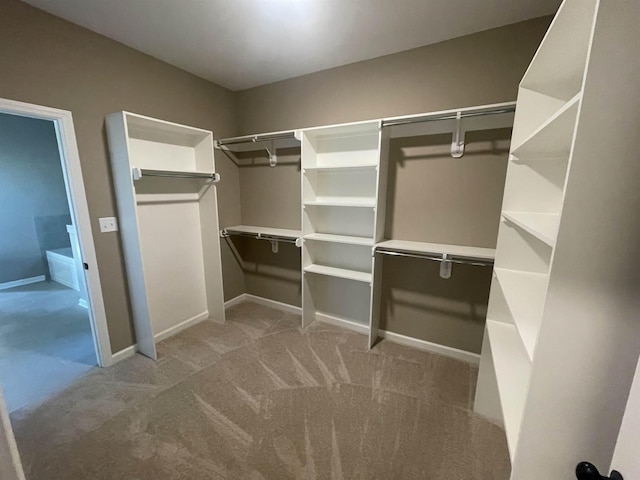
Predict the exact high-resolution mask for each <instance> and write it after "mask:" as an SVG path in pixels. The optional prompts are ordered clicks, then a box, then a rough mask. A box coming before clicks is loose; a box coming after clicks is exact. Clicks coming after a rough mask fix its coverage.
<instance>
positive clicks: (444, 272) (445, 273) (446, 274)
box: [440, 253, 453, 279]
mask: <svg viewBox="0 0 640 480" xmlns="http://www.w3.org/2000/svg"><path fill="white" fill-rule="evenodd" d="M448 260H449V254H447V253H443V254H442V262H440V278H445V279H448V278H451V270H452V267H453V264H452V263H451V262H449V261H448Z"/></svg>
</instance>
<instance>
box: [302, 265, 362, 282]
mask: <svg viewBox="0 0 640 480" xmlns="http://www.w3.org/2000/svg"><path fill="white" fill-rule="evenodd" d="M303 270H304V272H306V273H317V274H318V275H326V276H329V277H337V278H344V279H347V280H355V281H357V282H366V283H371V273H367V272H358V271H356V270H347V269H345V268H335V267H328V266H326V265H314V264H311V265H307V266H306V267H304V269H303Z"/></svg>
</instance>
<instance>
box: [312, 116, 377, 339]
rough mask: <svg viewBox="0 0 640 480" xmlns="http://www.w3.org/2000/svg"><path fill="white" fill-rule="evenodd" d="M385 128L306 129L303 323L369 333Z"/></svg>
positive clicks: (370, 125) (365, 125)
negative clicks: (336, 325)
mask: <svg viewBox="0 0 640 480" xmlns="http://www.w3.org/2000/svg"><path fill="white" fill-rule="evenodd" d="M380 132H381V130H380V122H379V121H375V122H363V123H355V124H346V125H337V126H331V127H321V128H312V129H307V130H303V131H301V133H300V135H301V140H302V236H303V249H302V270H303V288H302V292H303V297H302V311H303V315H302V322H303V326H306V325H309V324H310V323H311V322H313V321H314V320H316V319H318V318H319V319H322V320H324V321H329V322H331V321H338V322H340V323H344V322H348V323H351V324H352V325H353V326H354V327H355V328H357V329H360V330H361V331H363V332H364V331H368V330H369V324H370V316H371V284H372V269H373V259H372V248H373V245H374V243H375V240H376V237H375V232H376V223H377V222H376V220H377V215H376V212H377V211H379V209H378V208H377V205H378V201H379V192H378V185H379V182H378V164H379V160H380V135H381V133H380Z"/></svg>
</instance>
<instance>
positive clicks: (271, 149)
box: [253, 137, 278, 167]
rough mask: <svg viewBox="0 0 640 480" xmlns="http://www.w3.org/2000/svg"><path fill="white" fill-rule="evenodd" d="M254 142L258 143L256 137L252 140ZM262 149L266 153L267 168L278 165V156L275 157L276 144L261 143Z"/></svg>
mask: <svg viewBox="0 0 640 480" xmlns="http://www.w3.org/2000/svg"><path fill="white" fill-rule="evenodd" d="M253 141H254V142H258V141H259V140H258V137H254V138H253ZM262 147H263V148H264V149H265V150H266V151H267V158H268V159H269V166H270V167H275V166H276V165H277V164H278V156H277V155H276V144H275V142H274V141H273V140H271V141H270V142H262Z"/></svg>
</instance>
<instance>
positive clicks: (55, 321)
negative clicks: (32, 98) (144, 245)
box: [0, 99, 112, 412]
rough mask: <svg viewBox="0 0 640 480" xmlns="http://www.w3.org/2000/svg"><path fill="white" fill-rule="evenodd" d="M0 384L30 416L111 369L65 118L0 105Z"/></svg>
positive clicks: (76, 163) (22, 106)
mask: <svg viewBox="0 0 640 480" xmlns="http://www.w3.org/2000/svg"><path fill="white" fill-rule="evenodd" d="M0 171H2V175H0V231H2V235H0V385H1V386H2V390H3V392H4V397H5V400H6V402H7V406H8V409H9V412H15V411H17V410H19V409H24V408H32V407H34V406H36V405H37V404H39V403H41V402H43V401H45V400H46V399H47V398H49V397H51V396H52V395H55V394H56V393H57V392H59V391H61V390H62V389H64V388H65V387H66V386H68V385H70V384H71V383H73V381H74V380H75V379H77V378H79V377H80V376H82V375H84V374H85V373H87V372H88V371H89V370H91V369H92V368H94V367H95V366H98V365H99V366H108V365H110V364H111V363H112V357H111V349H110V346H109V338H108V332H107V328H106V316H105V313H104V305H103V301H102V295H101V288H100V284H99V277H98V271H97V263H96V260H95V250H94V246H93V237H92V235H91V225H90V220H89V215H88V208H87V204H86V197H85V192H84V186H83V183H82V172H81V169H80V163H79V158H78V155H77V146H76V143H75V134H74V131H73V122H72V118H71V114H70V112H65V111H62V110H56V109H50V108H47V107H40V106H36V105H30V104H25V103H21V102H13V101H9V100H3V99H0Z"/></svg>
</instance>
